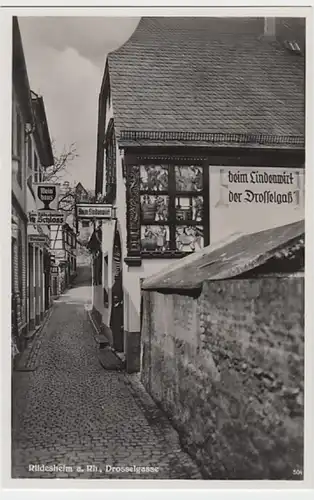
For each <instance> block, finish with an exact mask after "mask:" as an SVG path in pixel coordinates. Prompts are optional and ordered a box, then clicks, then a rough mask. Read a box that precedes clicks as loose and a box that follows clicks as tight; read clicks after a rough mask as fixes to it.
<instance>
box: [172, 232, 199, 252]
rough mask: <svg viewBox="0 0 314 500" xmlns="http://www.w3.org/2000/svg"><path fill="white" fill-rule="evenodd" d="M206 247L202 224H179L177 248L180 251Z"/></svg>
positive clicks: (193, 250)
mask: <svg viewBox="0 0 314 500" xmlns="http://www.w3.org/2000/svg"><path fill="white" fill-rule="evenodd" d="M203 247H204V230H203V227H201V226H177V228H176V249H177V250H178V251H179V252H195V250H200V249H202V248H203Z"/></svg>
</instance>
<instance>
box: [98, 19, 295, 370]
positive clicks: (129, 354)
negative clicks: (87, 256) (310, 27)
mask: <svg viewBox="0 0 314 500" xmlns="http://www.w3.org/2000/svg"><path fill="white" fill-rule="evenodd" d="M269 21H270V20H267V19H266V20H263V19H262V18H259V19H251V18H241V19H240V18H237V19H230V18H228V19H227V18H225V19H224V18H219V19H213V18H207V19H206V18H202V19H192V18H190V19H189V18H186V19H185V18H180V19H175V18H156V19H155V18H143V19H141V21H140V23H139V25H138V27H137V29H136V30H135V32H134V34H133V35H132V36H131V38H130V39H129V40H128V42H127V43H126V44H124V45H123V46H122V47H121V48H120V49H118V50H116V51H115V52H113V53H111V54H109V56H108V58H107V62H106V68H105V74H104V78H103V82H102V87H101V91H100V97H99V118H98V153H97V165H96V195H97V194H98V193H106V201H107V203H112V204H113V205H115V206H116V214H117V218H116V220H113V221H110V222H103V224H102V230H101V237H102V244H101V246H100V249H99V252H98V255H99V257H98V258H99V259H100V260H101V265H100V266H99V277H98V279H97V280H96V282H95V286H94V304H93V306H94V310H95V313H96V316H98V319H99V321H100V322H101V323H103V324H105V325H107V326H110V328H111V330H112V343H113V346H114V347H115V348H116V349H117V350H118V351H121V352H124V353H125V355H126V363H127V369H128V371H138V370H139V369H140V354H139V353H140V330H141V314H140V312H141V289H140V283H141V280H142V279H144V278H146V277H148V276H150V275H152V274H154V273H156V272H159V271H161V270H162V269H163V268H165V267H166V266H167V265H169V264H170V263H173V260H174V259H181V258H182V257H184V256H187V255H190V254H191V253H194V252H197V251H201V250H202V248H204V247H206V246H208V245H211V244H214V243H215V242H218V241H220V240H222V239H224V238H228V237H229V236H230V235H231V234H232V233H237V232H239V233H252V232H256V231H258V230H260V231H261V230H265V229H268V228H271V227H276V226H280V225H284V224H288V223H292V222H294V221H297V220H300V219H302V218H303V217H304V161H305V153H304V127H305V116H304V23H302V20H293V19H290V20H284V19H276V22H269ZM273 21H274V20H273ZM270 27H271V30H270ZM226 33H227V34H226ZM187 36H188V39H189V44H188V45H187V44H185V43H184V41H185V40H186V37H187ZM291 40H292V41H293V43H292V44H290V43H289V42H290V41H291ZM296 40H297V41H296ZM178 61H179V62H178ZM147 68H154V71H153V72H150V73H148V72H147ZM122 69H123V71H122V73H121V70H122ZM121 74H123V75H125V77H123V76H121ZM106 297H107V298H108V299H107V301H106V300H105V298H106Z"/></svg>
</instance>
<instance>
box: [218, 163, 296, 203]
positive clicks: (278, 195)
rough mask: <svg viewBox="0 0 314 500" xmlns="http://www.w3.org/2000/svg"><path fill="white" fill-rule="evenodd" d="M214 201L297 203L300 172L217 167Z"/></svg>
mask: <svg viewBox="0 0 314 500" xmlns="http://www.w3.org/2000/svg"><path fill="white" fill-rule="evenodd" d="M219 173H220V199H219V201H218V203H220V204H222V205H229V204H234V203H246V204H249V205H250V204H252V203H262V204H275V205H281V204H289V205H291V204H295V205H299V204H300V188H301V185H300V172H299V171H296V170H295V171H288V170H284V169H280V171H279V170H277V169H276V171H275V172H274V169H271V170H266V169H264V170H263V169H261V168H255V169H254V168H252V169H251V168H248V169H239V168H221V169H220V172H219Z"/></svg>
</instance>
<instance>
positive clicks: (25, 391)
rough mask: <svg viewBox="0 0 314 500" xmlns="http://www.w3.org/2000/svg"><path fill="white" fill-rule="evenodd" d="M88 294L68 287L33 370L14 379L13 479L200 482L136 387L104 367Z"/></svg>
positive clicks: (168, 429)
mask: <svg viewBox="0 0 314 500" xmlns="http://www.w3.org/2000/svg"><path fill="white" fill-rule="evenodd" d="M85 296H86V288H85V287H81V288H79V287H77V288H73V289H71V290H70V291H68V292H67V293H66V294H64V295H63V296H62V297H61V298H60V299H59V301H57V302H56V303H55V304H54V307H53V311H52V314H51V316H50V318H49V319H48V321H47V323H46V325H45V326H44V328H43V330H42V333H41V335H40V339H39V344H38V345H39V347H37V348H34V349H33V350H32V352H33V353H36V360H35V359H32V363H33V364H36V367H37V368H36V370H35V371H24V372H23V371H17V372H14V374H13V395H12V409H13V417H12V477H13V478H34V479H35V478H50V479H51V478H56V477H58V478H80V479H86V478H93V479H108V478H113V479H201V475H200V473H199V471H198V469H197V467H196V465H195V464H194V462H193V461H192V459H191V458H190V457H189V456H188V455H187V454H186V453H185V452H184V451H183V450H182V449H181V447H180V444H179V439H178V435H177V433H176V432H175V430H174V429H173V428H172V427H171V425H170V423H169V421H168V420H167V419H166V418H165V417H164V416H163V414H162V413H161V412H160V411H159V410H157V408H156V407H155V405H154V404H153V403H152V400H151V399H150V397H149V396H148V394H147V393H146V392H145V390H144V389H143V387H142V386H141V384H139V383H138V381H135V383H134V377H133V379H132V376H131V377H130V376H128V375H127V374H124V373H121V372H113V371H105V370H104V369H103V368H102V367H101V365H100V363H99V362H98V358H97V347H96V344H95V341H94V336H93V333H94V332H93V327H92V325H91V323H90V322H89V320H88V315H87V312H86V310H85V308H84V301H85ZM34 355H35V354H33V357H34ZM132 380H133V382H132ZM133 466H137V467H150V468H151V470H145V471H144V470H139V469H136V471H135V472H134V471H132V469H131V468H132V467H133ZM43 467H46V470H45V471H43V470H41V469H42V468H43ZM49 467H50V470H47V469H48V468H49ZM56 467H60V469H62V470H56ZM110 467H111V468H110ZM112 467H117V469H116V470H114V469H112ZM119 467H120V468H122V467H124V468H127V467H129V468H130V469H129V471H121V470H119ZM38 468H39V469H40V470H37V469H38ZM153 468H156V469H157V470H156V469H155V470H153Z"/></svg>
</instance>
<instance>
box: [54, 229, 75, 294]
mask: <svg viewBox="0 0 314 500" xmlns="http://www.w3.org/2000/svg"><path fill="white" fill-rule="evenodd" d="M76 246H77V244H76V232H75V230H74V228H73V227H71V226H70V225H69V224H67V223H64V224H62V225H61V224H60V225H52V226H51V252H52V255H53V257H54V265H53V274H52V294H53V296H54V297H58V296H59V295H60V294H61V293H63V292H64V291H65V290H66V289H67V288H68V287H69V286H70V284H71V283H72V281H73V279H74V277H75V276H76Z"/></svg>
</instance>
